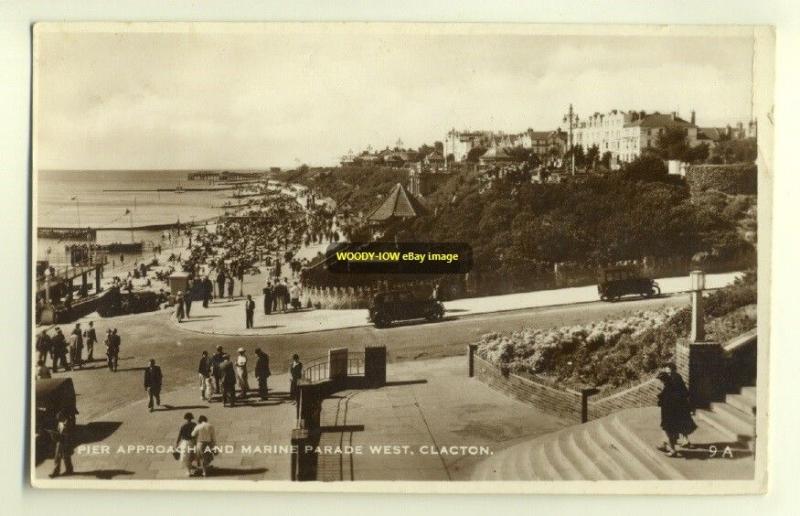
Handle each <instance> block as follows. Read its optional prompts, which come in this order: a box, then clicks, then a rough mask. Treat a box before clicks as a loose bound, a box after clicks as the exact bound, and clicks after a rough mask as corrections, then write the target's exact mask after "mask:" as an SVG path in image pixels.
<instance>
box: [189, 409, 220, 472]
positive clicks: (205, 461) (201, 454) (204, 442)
mask: <svg viewBox="0 0 800 516" xmlns="http://www.w3.org/2000/svg"><path fill="white" fill-rule="evenodd" d="M192 437H193V438H194V440H195V442H196V443H197V461H198V463H199V466H200V471H202V472H203V476H204V477H205V476H207V475H208V470H209V469H210V468H211V461H212V460H214V447H215V446H216V442H217V436H216V435H215V433H214V427H213V426H212V425H211V423H209V422H208V418H207V417H206V416H200V417H199V418H197V426H195V427H194V430H192Z"/></svg>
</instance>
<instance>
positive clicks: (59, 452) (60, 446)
mask: <svg viewBox="0 0 800 516" xmlns="http://www.w3.org/2000/svg"><path fill="white" fill-rule="evenodd" d="M56 418H57V420H58V423H57V425H56V429H55V431H50V435H51V437H52V438H53V441H55V445H56V450H55V455H54V456H53V462H54V463H55V464H54V467H53V472H52V473H50V478H55V477H57V476H59V475H60V474H61V463H62V462H63V463H64V468H65V470H66V471H65V472H64V473H65V474H66V475H72V473H73V467H72V452H73V449H74V448H73V442H72V420H71V418H70V417H69V415H67V413H66V412H64V411H63V410H61V411H59V413H58V415H57V416H56Z"/></svg>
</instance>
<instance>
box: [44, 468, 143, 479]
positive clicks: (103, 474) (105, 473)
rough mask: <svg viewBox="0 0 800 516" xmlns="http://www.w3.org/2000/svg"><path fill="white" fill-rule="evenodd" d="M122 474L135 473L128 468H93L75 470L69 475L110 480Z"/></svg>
mask: <svg viewBox="0 0 800 516" xmlns="http://www.w3.org/2000/svg"><path fill="white" fill-rule="evenodd" d="M120 475H133V471H128V470H127V469H93V470H91V471H74V472H73V473H72V474H70V475H65V476H67V477H95V478H99V479H101V480H110V479H112V478H114V477H117V476H120ZM59 478H60V477H59Z"/></svg>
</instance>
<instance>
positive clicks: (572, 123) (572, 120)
mask: <svg viewBox="0 0 800 516" xmlns="http://www.w3.org/2000/svg"><path fill="white" fill-rule="evenodd" d="M563 121H564V123H565V124H566V123H569V126H568V128H569V141H568V147H567V148H568V150H569V154H570V173H571V174H572V175H573V176H574V175H575V140H574V138H573V135H572V130H573V129H575V128H577V127H578V115H576V114H575V111H573V109H572V104H570V105H569V111H568V112H567V114H566V115H564V119H563Z"/></svg>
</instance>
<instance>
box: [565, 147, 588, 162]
mask: <svg viewBox="0 0 800 516" xmlns="http://www.w3.org/2000/svg"><path fill="white" fill-rule="evenodd" d="M572 156H575V166H576V167H582V166H584V165H585V164H586V155H585V154H584V153H583V146H582V145H573V146H572V149H570V150H569V151H567V153H566V154H565V155H564V163H565V164H566V165H567V166H568V164H569V163H570V160H571V159H572Z"/></svg>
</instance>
